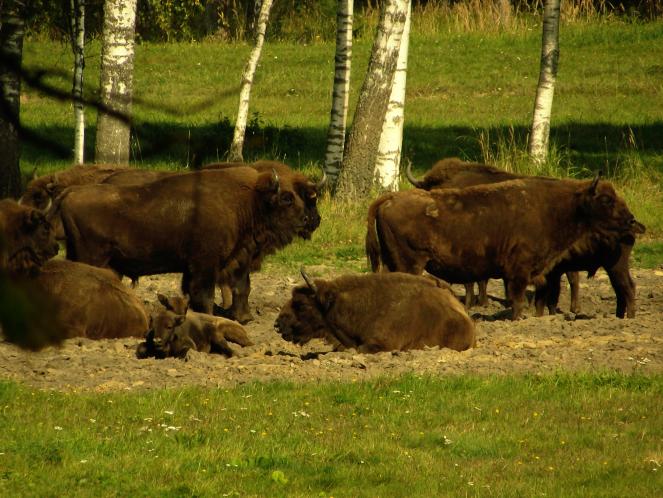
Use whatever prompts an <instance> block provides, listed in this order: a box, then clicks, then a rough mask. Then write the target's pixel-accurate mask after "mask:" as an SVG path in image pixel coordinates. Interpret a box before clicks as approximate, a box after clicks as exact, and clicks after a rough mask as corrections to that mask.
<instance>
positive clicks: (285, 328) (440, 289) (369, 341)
mask: <svg viewBox="0 0 663 498" xmlns="http://www.w3.org/2000/svg"><path fill="white" fill-rule="evenodd" d="M302 276H303V277H304V279H305V281H306V283H307V285H304V286H300V287H297V288H295V289H293V291H292V299H291V300H290V301H288V302H287V303H286V304H285V305H284V306H283V308H282V310H281V313H280V314H279V316H278V318H277V320H276V323H275V328H276V330H277V331H278V332H279V333H280V334H281V336H282V337H283V338H284V339H285V340H287V341H291V342H294V343H296V344H305V343H306V342H308V341H310V340H311V339H314V338H321V339H325V340H326V341H328V342H330V343H332V344H334V345H335V346H336V347H340V348H355V349H357V350H358V351H360V352H365V353H377V352H380V351H393V350H408V349H421V348H423V347H425V346H439V347H445V348H451V349H455V350H456V351H464V350H466V349H468V348H471V347H474V346H475V342H476V334H475V328H474V322H473V321H472V320H471V319H470V317H468V316H467V313H466V312H465V310H464V308H463V306H462V305H461V303H460V302H459V301H458V300H457V299H456V298H455V297H454V295H453V293H452V292H451V289H450V288H449V287H448V286H447V285H446V284H444V283H443V282H440V281H436V280H433V279H430V278H425V277H419V276H414V275H407V274H403V273H390V274H386V273H385V274H373V275H347V276H343V277H340V278H337V279H335V280H331V281H326V280H315V282H313V281H312V280H311V279H310V278H308V276H307V275H306V274H305V273H304V272H303V271H302Z"/></svg>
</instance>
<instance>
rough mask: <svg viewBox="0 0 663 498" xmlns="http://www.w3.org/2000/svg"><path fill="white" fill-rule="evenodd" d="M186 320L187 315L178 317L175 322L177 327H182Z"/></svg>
mask: <svg viewBox="0 0 663 498" xmlns="http://www.w3.org/2000/svg"><path fill="white" fill-rule="evenodd" d="M184 320H186V316H185V315H176V316H175V319H174V320H173V321H174V323H175V327H177V326H179V325H182V324H183V323H184Z"/></svg>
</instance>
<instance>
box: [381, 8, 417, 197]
mask: <svg viewBox="0 0 663 498" xmlns="http://www.w3.org/2000/svg"><path fill="white" fill-rule="evenodd" d="M411 16H412V2H411V1H409V2H408V8H407V18H406V19H405V26H404V27H403V36H402V37H401V46H400V49H399V51H398V62H397V63H396V73H395V74H394V81H393V84H392V87H391V96H390V97H389V105H388V107H387V113H386V115H385V118H384V123H383V124H382V135H381V136H380V145H379V146H378V157H377V160H376V161H375V179H376V181H377V183H378V186H379V188H380V189H381V190H390V191H392V192H395V191H397V190H398V182H399V179H400V165H401V150H402V146H403V123H404V118H405V116H404V110H405V83H406V79H407V56H408V49H409V44H410V43H409V39H410V18H411Z"/></svg>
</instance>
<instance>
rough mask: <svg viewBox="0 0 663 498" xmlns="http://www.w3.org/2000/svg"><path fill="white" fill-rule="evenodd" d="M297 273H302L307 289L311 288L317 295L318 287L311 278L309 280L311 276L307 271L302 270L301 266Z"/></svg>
mask: <svg viewBox="0 0 663 498" xmlns="http://www.w3.org/2000/svg"><path fill="white" fill-rule="evenodd" d="M299 273H301V274H302V278H303V279H304V282H306V285H308V286H309V289H311V290H312V291H313V293H314V294H315V295H316V296H317V295H318V288H317V287H316V286H315V284H314V283H313V280H311V277H309V276H308V275H307V273H306V271H305V270H304V267H303V266H302V267H301V268H300V269H299Z"/></svg>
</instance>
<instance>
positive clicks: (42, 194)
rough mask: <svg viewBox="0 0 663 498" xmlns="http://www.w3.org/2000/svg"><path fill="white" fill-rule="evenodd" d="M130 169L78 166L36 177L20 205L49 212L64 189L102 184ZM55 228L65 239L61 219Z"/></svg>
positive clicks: (107, 166)
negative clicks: (110, 177)
mask: <svg viewBox="0 0 663 498" xmlns="http://www.w3.org/2000/svg"><path fill="white" fill-rule="evenodd" d="M126 169H128V166H118V165H112V164H77V165H76V166H72V167H71V168H68V169H65V170H62V171H58V172H56V173H50V174H48V175H43V176H40V177H34V176H33V178H32V180H31V181H30V182H29V183H28V186H27V188H26V190H25V192H24V193H23V195H22V196H21V198H20V199H19V203H20V204H25V205H26V206H31V207H34V208H37V209H39V210H40V211H44V212H47V211H48V210H49V208H50V207H51V204H52V203H53V201H54V200H55V199H56V198H57V196H59V195H60V194H61V193H62V192H63V191H64V189H66V188H67V187H70V186H72V185H87V184H92V183H101V181H103V180H104V179H105V178H106V177H108V176H109V175H112V174H113V173H116V172H117V171H123V170H126ZM51 222H52V223H53V226H54V227H55V235H56V237H57V238H58V240H63V239H64V231H63V229H62V222H61V221H60V219H59V218H54V219H52V220H51Z"/></svg>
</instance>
